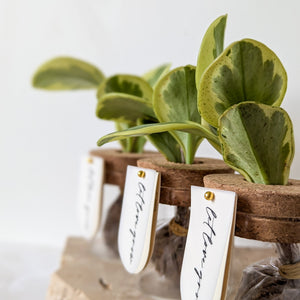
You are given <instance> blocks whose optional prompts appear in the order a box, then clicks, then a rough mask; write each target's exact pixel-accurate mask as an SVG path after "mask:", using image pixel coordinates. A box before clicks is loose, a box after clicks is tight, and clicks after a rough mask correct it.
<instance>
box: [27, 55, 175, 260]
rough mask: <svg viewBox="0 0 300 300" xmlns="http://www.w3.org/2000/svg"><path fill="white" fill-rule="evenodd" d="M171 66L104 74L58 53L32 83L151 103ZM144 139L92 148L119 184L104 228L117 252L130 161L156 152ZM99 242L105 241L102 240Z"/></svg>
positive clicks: (108, 177)
mask: <svg viewBox="0 0 300 300" xmlns="http://www.w3.org/2000/svg"><path fill="white" fill-rule="evenodd" d="M169 68H170V65H169V64H164V65H161V66H159V67H157V68H155V69H153V70H150V71H149V72H147V73H146V74H144V75H143V76H142V77H139V76H134V75H127V74H121V75H119V74H117V75H114V76H111V77H108V78H105V76H104V75H103V73H102V72H101V71H100V70H99V69H98V68H97V67H95V66H93V65H91V64H89V63H87V62H85V61H82V60H79V59H76V58H71V57H57V58H54V59H51V60H49V61H47V62H46V63H44V64H43V65H42V66H40V67H39V68H38V69H37V71H36V72H35V74H34V76H33V80H32V84H33V86H34V87H36V88H39V89H44V90H48V91H63V90H84V89H94V90H96V91H97V99H98V102H99V103H102V104H105V102H106V101H107V99H109V101H113V103H115V104H117V103H119V102H120V101H126V103H127V105H130V104H131V103H132V101H136V102H141V103H148V102H150V101H151V98H152V93H153V86H154V85H155V83H156V82H157V80H158V79H159V78H160V76H162V75H163V74H164V73H165V72H167V70H169ZM98 106H99V105H98ZM120 113H121V114H122V112H120ZM106 115H108V116H109V110H105V108H104V109H103V110H102V111H101V114H99V113H98V109H97V117H99V118H101V119H108V118H106ZM115 125H116V128H118V129H125V128H129V127H131V126H134V125H137V123H136V122H134V121H133V119H132V118H131V119H130V120H127V119H124V118H122V116H119V121H116V122H115ZM145 142H146V139H145V138H144V137H133V138H128V139H125V140H123V141H121V143H120V144H121V147H122V150H120V151H119V150H115V149H101V150H98V149H95V150H91V151H90V155H92V156H98V157H101V158H102V159H103V160H104V164H105V173H104V183H107V184H113V185H117V186H119V188H120V194H119V196H118V197H117V199H116V200H115V201H114V202H113V204H112V205H111V207H110V208H109V211H108V215H107V218H106V222H105V225H104V230H103V232H104V238H105V243H106V245H107V246H108V247H109V249H110V251H112V252H113V254H114V255H116V254H117V232H118V224H119V219H120V212H121V205H122V198H123V188H124V181H125V174H126V168H127V165H136V162H137V160H138V159H140V158H143V157H147V156H152V155H156V153H155V152H149V151H148V152H144V150H143V149H144V144H145ZM100 244H101V245H102V244H103V243H102V241H101V240H100ZM95 246H96V251H100V252H103V251H105V250H106V249H99V247H100V248H101V246H99V245H95ZM98 246H99V247H98ZM102 254H103V253H102Z"/></svg>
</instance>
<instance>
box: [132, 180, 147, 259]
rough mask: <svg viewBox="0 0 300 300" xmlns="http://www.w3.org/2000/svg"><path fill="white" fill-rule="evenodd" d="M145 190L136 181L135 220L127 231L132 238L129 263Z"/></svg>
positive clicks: (143, 202)
mask: <svg viewBox="0 0 300 300" xmlns="http://www.w3.org/2000/svg"><path fill="white" fill-rule="evenodd" d="M145 191H146V188H145V186H144V185H143V184H142V183H141V182H138V192H137V193H136V196H137V199H136V201H135V209H136V214H135V220H134V224H133V227H132V228H130V229H129V232H130V235H131V238H132V240H131V248H130V256H129V260H130V263H132V261H133V257H134V246H135V240H136V230H137V227H138V224H139V220H140V212H142V211H143V207H144V205H145V200H144V193H145Z"/></svg>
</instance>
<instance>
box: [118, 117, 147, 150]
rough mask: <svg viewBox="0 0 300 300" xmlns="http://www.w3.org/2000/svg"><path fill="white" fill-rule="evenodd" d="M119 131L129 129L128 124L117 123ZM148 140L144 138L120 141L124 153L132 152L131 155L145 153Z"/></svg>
mask: <svg viewBox="0 0 300 300" xmlns="http://www.w3.org/2000/svg"><path fill="white" fill-rule="evenodd" d="M115 125H116V129H117V131H121V130H126V129H128V128H129V124H128V123H122V122H116V123H115ZM146 141H147V140H146V138H145V137H143V136H139V137H132V138H127V139H124V140H119V142H120V144H121V146H122V149H123V152H131V153H141V152H143V149H144V145H145V143H146Z"/></svg>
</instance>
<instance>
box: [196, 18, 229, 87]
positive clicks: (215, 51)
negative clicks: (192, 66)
mask: <svg viewBox="0 0 300 300" xmlns="http://www.w3.org/2000/svg"><path fill="white" fill-rule="evenodd" d="M226 20H227V15H224V16H221V17H219V18H217V19H216V20H215V21H213V22H212V23H211V25H210V26H209V27H208V29H207V31H206V33H205V35H204V37H203V39H202V42H201V46H200V50H199V54H198V60H197V69H196V85H197V87H199V85H200V79H201V76H202V74H203V72H204V71H205V69H206V68H207V67H208V66H209V65H210V64H211V63H212V62H213V61H214V60H215V59H216V58H217V57H218V56H219V55H220V54H221V53H222V52H223V50H224V49H223V47H224V34H225V27H226Z"/></svg>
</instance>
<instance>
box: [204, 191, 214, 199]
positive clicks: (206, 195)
mask: <svg viewBox="0 0 300 300" xmlns="http://www.w3.org/2000/svg"><path fill="white" fill-rule="evenodd" d="M204 198H205V199H206V200H210V201H212V200H214V199H215V194H214V193H213V192H206V193H205V194H204Z"/></svg>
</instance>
